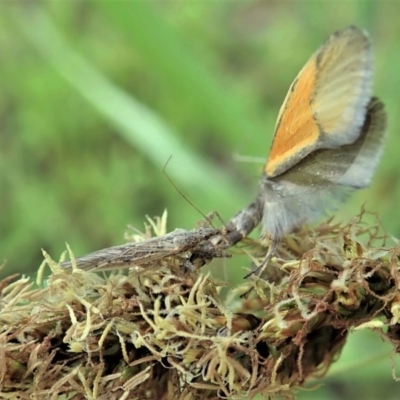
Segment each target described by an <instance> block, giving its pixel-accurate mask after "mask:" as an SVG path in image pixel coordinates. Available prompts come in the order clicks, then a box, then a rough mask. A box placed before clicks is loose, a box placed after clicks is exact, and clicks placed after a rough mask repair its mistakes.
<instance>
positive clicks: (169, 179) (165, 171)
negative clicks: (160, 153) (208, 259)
mask: <svg viewBox="0 0 400 400" xmlns="http://www.w3.org/2000/svg"><path fill="white" fill-rule="evenodd" d="M171 159H172V156H169V158H168V160H167V161H166V163H165V164H164V167H163V169H162V172H163V174H164V175H165V177H166V178H167V180H168V182H169V183H170V184H171V185H172V186H173V188H174V189H175V190H176V191H177V192H178V193H179V194H180V195H181V196H182V197H183V198H184V199H185V200H186V201H187V202H188V203H189V204H190V205H191V206H192V207H193V208H194V209H195V210H196V211H197V212H198V213H199V214H200V215H202V216H203V217H204V219H205V220H206V221H207V222H208V223H209V224H210V226H213V225H212V220H211V218H210V217H209V216H208V215H205V214H204V213H203V212H202V211H201V210H200V209H199V208H198V207H197V206H196V205H195V204H194V203H193V202H192V201H191V200H190V199H189V198H188V197H187V196H186V195H185V194H184V193H183V192H182V191H181V190H180V189H179V188H178V186H177V185H176V184H175V183H174V182H173V180H172V179H171V178H170V176H169V175H168V174H167V166H168V163H169V162H170V161H171Z"/></svg>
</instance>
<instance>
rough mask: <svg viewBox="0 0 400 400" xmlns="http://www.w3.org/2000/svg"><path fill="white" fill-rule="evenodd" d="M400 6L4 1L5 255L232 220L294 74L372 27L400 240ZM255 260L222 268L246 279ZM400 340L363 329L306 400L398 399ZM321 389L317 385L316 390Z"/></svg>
mask: <svg viewBox="0 0 400 400" xmlns="http://www.w3.org/2000/svg"><path fill="white" fill-rule="evenodd" d="M399 11H400V3H398V2H384V1H381V2H378V1H374V0H371V1H355V2H352V1H340V2H335V1H313V2H300V1H288V2H286V1H255V0H253V1H252V0H249V1H183V0H182V1H159V2H139V1H125V2H115V1H107V2H104V1H99V2H84V1H76V2H67V1H63V2H59V1H53V2H47V3H43V4H40V2H13V3H11V2H3V3H1V4H0V85H1V90H0V207H1V214H0V234H1V241H0V258H2V259H6V260H7V265H6V268H5V270H4V271H3V275H4V274H10V273H11V272H23V273H32V272H33V271H35V270H36V269H37V267H38V265H39V264H40V262H41V260H42V256H41V250H40V249H41V248H44V249H46V251H48V252H49V253H50V254H51V255H52V256H53V257H54V258H57V257H58V256H59V255H60V254H61V252H62V251H64V249H65V242H68V243H69V244H70V245H71V246H72V249H73V250H74V252H75V254H76V255H80V254H84V253H86V252H90V251H94V250H97V249H100V248H103V247H108V246H112V245H116V244H120V243H122V242H123V233H124V231H125V228H126V226H127V224H132V225H134V226H136V227H138V228H142V227H143V221H144V217H145V215H149V216H155V215H161V214H162V212H163V210H164V209H165V208H167V209H168V212H169V229H170V230H173V229H174V228H176V227H179V228H187V229H191V228H194V227H195V224H196V221H198V220H201V219H202V216H201V215H200V214H199V212H198V211H196V209H195V208H194V207H193V206H192V205H191V204H189V203H188V202H187V201H186V200H185V199H184V198H182V196H181V195H180V194H179V193H178V192H177V191H176V189H175V188H174V187H173V186H172V185H171V184H170V183H169V181H168V180H167V178H166V176H165V174H164V173H163V171H162V170H163V166H164V165H165V163H166V162H167V160H168V158H169V157H170V156H172V159H171V160H170V162H169V164H168V166H167V168H166V170H167V173H168V175H169V177H170V178H171V179H172V180H173V181H174V183H175V184H176V185H177V186H178V187H179V189H180V190H181V191H182V192H183V193H184V194H185V196H187V197H188V198H189V199H190V200H191V201H192V202H193V204H194V205H195V206H196V207H198V208H199V209H200V210H202V211H203V212H204V213H208V212H210V211H218V212H219V214H220V215H221V216H222V218H224V219H225V220H226V219H228V218H229V217H231V216H232V215H233V214H234V213H235V212H236V211H238V210H239V209H241V208H242V207H243V206H245V205H247V203H248V202H250V201H251V200H252V198H253V197H254V195H255V192H256V188H257V182H258V177H259V172H260V169H261V166H262V163H257V162H255V163H243V162H239V161H237V159H236V158H235V157H234V156H235V155H241V156H250V157H255V158H261V159H262V158H264V157H266V155H267V153H268V149H269V146H270V143H271V139H272V135H273V129H274V124H275V118H276V116H277V113H278V110H279V107H280V105H281V103H282V101H283V99H284V97H285V95H286V91H287V89H288V88H289V85H290V83H291V82H292V80H293V78H294V77H295V76H296V75H297V73H298V71H299V70H300V68H301V67H302V66H303V64H304V63H305V62H306V61H307V59H308V58H309V57H310V56H311V54H312V53H313V52H314V51H315V50H316V49H317V48H318V46H319V45H320V44H321V43H322V42H323V41H324V40H325V39H326V38H327V37H328V36H329V35H330V34H331V33H332V32H333V31H335V30H337V29H341V28H343V27H345V26H347V25H350V24H356V25H359V26H361V27H364V28H366V29H367V30H368V31H369V32H370V34H371V37H372V39H373V42H374V45H375V54H376V64H375V65H376V75H375V90H374V92H375V94H376V95H378V96H379V97H380V98H381V99H382V100H383V101H384V102H385V104H386V106H387V110H388V114H389V132H388V140H387V146H386V150H385V154H384V156H383V160H382V163H381V165H380V167H379V170H378V172H377V174H376V177H375V180H374V182H373V184H372V186H371V187H370V188H369V189H367V190H364V191H362V192H359V193H357V194H356V195H355V196H353V197H352V198H351V200H350V201H349V202H347V203H346V204H345V205H343V206H342V207H341V209H340V212H339V213H338V215H337V219H339V220H340V219H344V220H347V219H349V218H350V217H351V216H353V215H355V214H356V213H358V211H359V209H360V206H361V205H362V204H363V203H366V206H367V208H368V210H371V211H378V212H379V215H380V217H381V219H382V222H383V225H384V226H385V228H386V230H387V231H388V233H390V234H392V235H395V236H400V224H399V221H398V215H399V211H398V208H399V207H398V204H399V200H400V188H399V180H400V158H399V156H397V152H398V151H399V148H400V140H399V138H398V137H397V136H396V135H397V134H398V133H397V131H398V130H399V128H400V115H399V113H398V112H397V109H398V104H399V97H400V95H399V93H400V79H399V71H400V24H399V19H398V15H399ZM246 265H247V262H246V259H245V258H240V257H235V259H234V260H228V261H226V260H225V261H220V262H217V263H215V264H214V265H213V266H211V269H212V270H213V271H214V273H215V274H216V275H220V276H221V275H227V276H229V277H230V278H231V277H233V279H241V277H242V276H243V275H244V269H243V268H244V267H245V266H246ZM389 354H390V346H388V345H384V344H383V343H382V341H381V340H380V339H379V338H378V335H377V334H373V333H372V332H357V333H355V334H353V335H352V337H351V339H350V341H349V343H348V345H347V346H346V348H345V351H344V354H343V355H342V357H341V359H340V361H339V362H338V363H337V364H335V366H334V367H333V369H332V371H331V373H330V375H329V377H328V378H325V379H324V380H323V386H320V387H319V386H317V389H316V390H314V391H303V392H301V393H300V398H302V399H338V398H341V399H353V398H363V399H375V398H382V399H392V398H393V399H395V398H396V399H397V398H398V397H399V396H398V394H399V389H400V388H399V384H398V383H396V382H395V381H394V380H393V379H392V377H391V371H390V357H389ZM316 385H317V384H316Z"/></svg>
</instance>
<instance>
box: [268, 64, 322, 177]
mask: <svg viewBox="0 0 400 400" xmlns="http://www.w3.org/2000/svg"><path fill="white" fill-rule="evenodd" d="M316 69H317V68H316V58H315V57H312V58H311V59H310V60H309V62H308V63H307V64H306V65H305V66H304V68H303V69H302V70H301V71H300V73H299V75H298V76H297V78H296V79H295V81H294V82H293V84H292V86H291V88H290V90H289V92H288V94H287V96H286V99H285V101H284V103H283V105H282V107H281V110H280V112H279V115H278V122H277V125H276V130H275V137H274V141H273V143H272V147H271V150H270V155H269V158H268V162H267V165H266V166H265V173H266V174H267V175H268V176H269V177H275V176H278V175H279V174H281V173H283V172H285V171H287V170H288V169H289V168H290V167H292V166H293V165H295V164H296V163H297V162H299V161H300V160H301V159H303V158H304V157H305V156H306V155H307V154H308V153H309V152H310V151H312V150H313V148H314V145H315V143H316V142H317V141H318V137H319V136H320V130H319V128H318V125H317V123H316V121H315V119H314V116H313V111H312V108H311V102H312V99H313V95H314V90H315V87H316V74H317V70H316Z"/></svg>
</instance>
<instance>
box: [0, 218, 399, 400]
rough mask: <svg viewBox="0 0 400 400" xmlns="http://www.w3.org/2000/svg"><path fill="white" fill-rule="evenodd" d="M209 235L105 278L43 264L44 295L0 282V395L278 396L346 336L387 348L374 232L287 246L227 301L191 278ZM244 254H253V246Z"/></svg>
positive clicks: (357, 226) (394, 295) (389, 307)
mask: <svg viewBox="0 0 400 400" xmlns="http://www.w3.org/2000/svg"><path fill="white" fill-rule="evenodd" d="M200 229H203V228H200ZM192 232H193V234H195V232H197V231H192ZM214 233H215V234H214V235H212V237H207V238H205V239H204V240H201V241H200V242H199V241H198V242H196V244H194V247H193V248H190V247H189V248H185V250H184V251H182V252H181V253H178V254H172V255H166V256H163V257H159V258H157V257H156V258H155V259H154V258H153V259H152V260H151V261H149V263H147V264H142V265H139V266H134V265H133V266H132V263H130V264H129V269H118V270H114V271H113V272H111V273H110V274H108V275H106V274H97V273H95V272H92V271H86V270H82V269H80V268H79V267H78V268H72V269H71V270H66V269H63V268H61V267H60V266H59V264H58V263H57V262H55V261H52V260H51V259H50V258H49V257H48V256H46V262H47V263H48V264H49V265H50V266H51V269H52V274H51V276H50V277H49V278H48V281H47V285H46V287H45V288H43V289H33V288H32V285H31V284H30V283H29V281H28V280H27V279H26V278H22V279H19V280H16V281H14V279H15V277H10V278H9V279H6V280H4V281H3V282H2V283H1V288H2V291H1V312H0V322H1V327H0V340H1V343H2V346H1V358H0V362H1V367H0V370H1V375H0V381H1V391H0V396H1V397H2V398H21V399H22V398H36V399H50V398H57V397H58V396H60V395H63V398H74V399H79V398H82V399H83V398H89V399H91V398H93V399H95V398H104V399H105V398H107V399H185V400H189V399H190V400H191V399H217V398H230V399H232V398H234V399H240V398H243V399H244V398H245V399H249V398H252V397H254V396H255V395H256V394H260V393H261V394H264V395H269V396H271V395H274V394H280V395H284V396H286V397H290V396H292V395H293V391H294V390H295V389H296V388H298V387H300V386H301V385H302V384H303V383H304V382H306V381H307V380H308V379H309V378H310V377H315V376H317V375H318V376H320V375H323V374H325V373H326V371H327V370H328V368H329V366H330V365H331V363H332V362H333V361H334V360H335V359H336V358H337V357H338V355H339V353H340V350H341V349H342V347H343V345H344V343H345V341H346V336H347V334H348V332H349V330H350V328H352V327H357V326H360V325H362V326H368V324H371V325H372V322H374V324H373V325H374V326H375V327H376V323H375V322H376V321H380V324H381V325H382V326H384V325H389V326H390V327H389V330H388V331H387V332H383V333H382V334H383V335H386V336H385V337H387V338H388V340H391V341H392V342H393V343H394V345H395V349H398V348H399V342H400V341H399V334H398V332H399V331H400V329H399V315H400V313H399V311H398V310H399V309H400V295H399V292H398V287H399V285H398V283H399V282H398V281H399V260H398V249H397V247H395V248H392V249H386V250H384V249H381V248H379V247H377V246H376V245H375V244H374V243H376V240H377V239H378V234H379V233H378V231H377V230H375V228H373V229H367V228H365V226H364V225H363V224H362V222H361V220H360V219H357V220H356V221H353V222H352V223H350V224H348V225H345V226H342V225H332V224H324V225H321V226H320V227H319V228H317V229H315V230H312V231H311V230H307V229H303V230H301V231H299V232H297V233H296V234H293V235H291V236H288V237H287V238H285V239H284V240H282V242H281V243H280V245H279V248H278V251H277V254H276V256H275V257H274V258H273V259H272V261H271V263H270V265H269V266H268V268H267V270H266V274H265V275H264V276H263V277H262V278H258V277H256V276H252V277H251V278H250V279H248V280H247V281H244V283H243V284H241V285H240V286H239V287H237V288H235V289H234V290H232V291H231V292H230V296H229V300H227V299H223V298H221V296H220V295H219V293H220V290H219V289H220V288H221V287H224V286H226V285H225V284H223V283H221V282H216V281H215V280H214V279H213V278H212V277H211V276H209V275H203V274H202V273H201V267H200V266H201V265H202V264H204V263H205V262H207V261H208V259H209V258H210V255H209V254H208V255H207V254H204V252H201V251H199V248H202V249H204V248H207V246H210V245H211V244H212V245H214V246H221V247H222V248H221V249H219V251H222V252H223V251H224V250H225V249H223V246H224V242H223V241H217V240H215V237H216V235H217V236H218V235H220V236H223V234H224V232H223V231H216V232H214ZM362 236H364V240H363V242H364V244H361V237H362ZM142 239H143V238H142ZM142 239H141V240H142ZM215 243H217V244H215ZM247 246H248V251H250V252H251V253H252V254H254V256H255V257H257V256H258V255H261V253H263V250H262V248H261V247H260V245H259V243H258V242H257V241H250V240H248V241H247ZM194 254H195V255H196V260H197V261H196V262H192V261H193V255H194ZM215 254H220V253H219V252H218V251H216V252H215ZM221 254H223V253H221ZM202 255H203V256H204V257H205V259H204V260H203V261H204V262H203V263H201V262H198V260H199V257H201V256H202ZM206 256H207V257H206ZM78 266H79V263H78Z"/></svg>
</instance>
